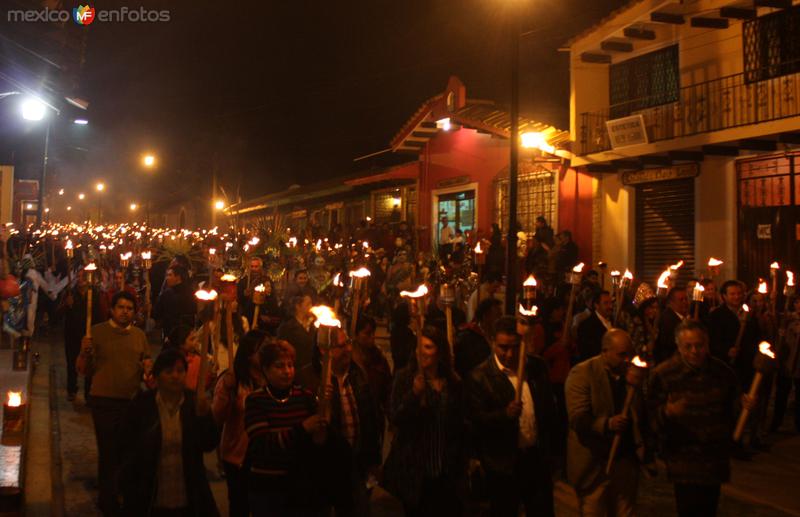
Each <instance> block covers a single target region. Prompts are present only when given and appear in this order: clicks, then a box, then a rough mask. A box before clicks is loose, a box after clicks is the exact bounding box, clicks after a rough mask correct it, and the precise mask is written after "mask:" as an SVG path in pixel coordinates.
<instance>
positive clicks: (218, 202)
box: [214, 199, 225, 210]
mask: <svg viewBox="0 0 800 517" xmlns="http://www.w3.org/2000/svg"><path fill="white" fill-rule="evenodd" d="M223 208H225V201H222V200H221V199H218V200H216V201H214V209H215V210H222V209H223Z"/></svg>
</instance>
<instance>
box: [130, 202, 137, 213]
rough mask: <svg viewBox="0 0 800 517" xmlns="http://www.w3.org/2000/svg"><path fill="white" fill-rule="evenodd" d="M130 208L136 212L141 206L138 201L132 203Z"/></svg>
mask: <svg viewBox="0 0 800 517" xmlns="http://www.w3.org/2000/svg"><path fill="white" fill-rule="evenodd" d="M130 208H131V212H135V211H136V209H137V208H139V205H137V204H136V203H131V206H130Z"/></svg>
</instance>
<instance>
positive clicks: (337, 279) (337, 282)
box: [333, 273, 344, 287]
mask: <svg viewBox="0 0 800 517" xmlns="http://www.w3.org/2000/svg"><path fill="white" fill-rule="evenodd" d="M341 277H342V274H341V273H336V276H334V277H333V285H335V286H336V287H344V282H342V280H341Z"/></svg>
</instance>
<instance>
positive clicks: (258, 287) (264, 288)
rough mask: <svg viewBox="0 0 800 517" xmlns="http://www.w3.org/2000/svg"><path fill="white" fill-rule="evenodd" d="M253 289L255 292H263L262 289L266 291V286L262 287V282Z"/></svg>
mask: <svg viewBox="0 0 800 517" xmlns="http://www.w3.org/2000/svg"><path fill="white" fill-rule="evenodd" d="M253 289H255V291H256V292H257V293H263V292H264V291H266V290H267V288H266V287H264V284H258V285H257V286H255V287H254V288H253Z"/></svg>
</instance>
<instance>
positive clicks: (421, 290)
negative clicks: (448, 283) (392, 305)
mask: <svg viewBox="0 0 800 517" xmlns="http://www.w3.org/2000/svg"><path fill="white" fill-rule="evenodd" d="M426 294H428V287H427V286H426V285H425V284H420V286H419V287H417V290H416V291H400V296H402V297H403V298H422V297H423V296H425V295H426Z"/></svg>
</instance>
